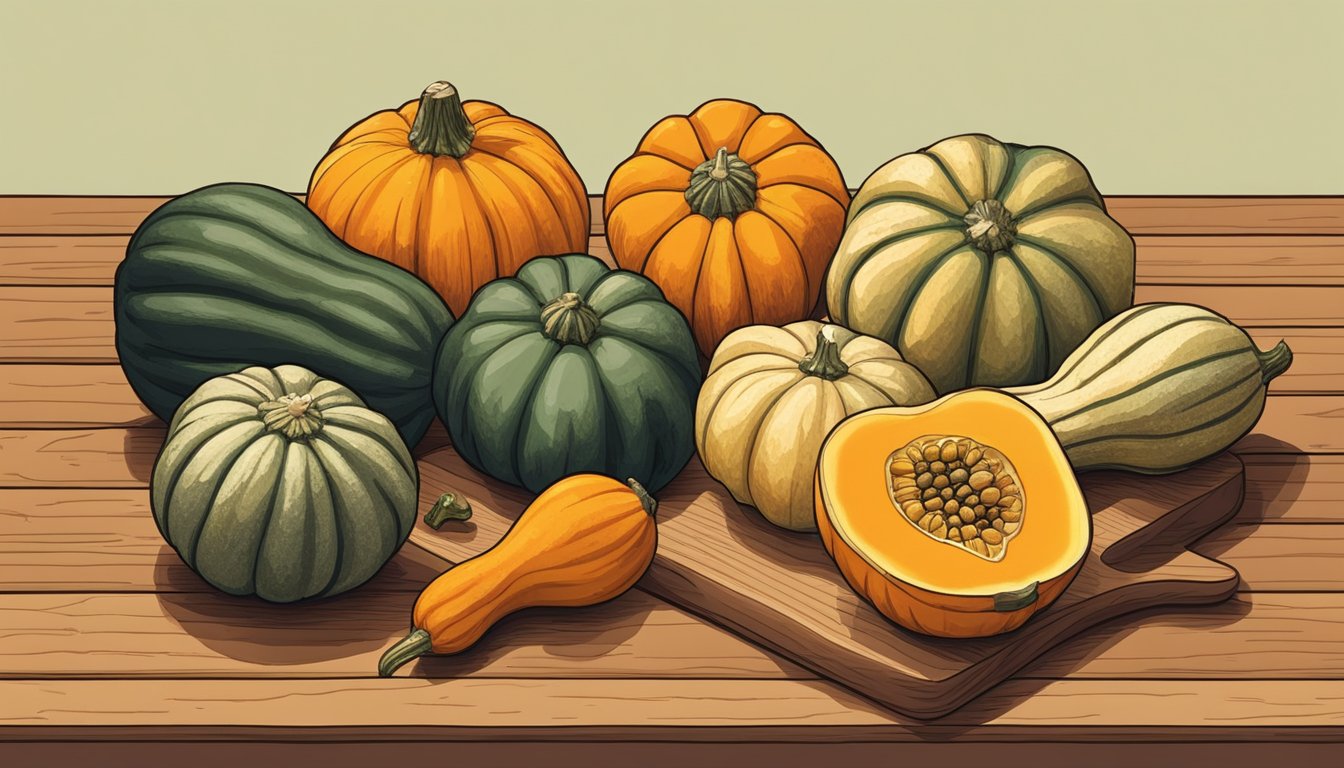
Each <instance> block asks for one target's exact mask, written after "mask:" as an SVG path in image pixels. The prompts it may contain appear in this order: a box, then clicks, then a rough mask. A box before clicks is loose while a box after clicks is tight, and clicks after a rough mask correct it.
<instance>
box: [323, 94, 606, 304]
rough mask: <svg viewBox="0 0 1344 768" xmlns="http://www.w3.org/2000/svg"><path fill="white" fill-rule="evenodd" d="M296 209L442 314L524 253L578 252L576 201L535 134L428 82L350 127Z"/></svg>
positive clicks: (571, 174) (577, 185) (554, 148)
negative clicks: (426, 287) (388, 268)
mask: <svg viewBox="0 0 1344 768" xmlns="http://www.w3.org/2000/svg"><path fill="white" fill-rule="evenodd" d="M308 207H309V208H311V209H312V211H313V212H314V213H316V214H317V215H318V217H320V218H321V219H322V221H323V222H324V223H325V224H326V225H327V226H328V227H329V228H330V229H331V230H332V231H333V232H335V233H336V234H337V235H339V236H340V237H341V238H342V239H343V240H345V241H346V242H347V243H348V244H350V245H351V246H353V247H354V248H357V249H359V250H361V251H364V252H365V253H371V254H373V255H375V256H378V257H379V258H382V259H385V260H387V261H390V262H392V263H393V264H396V265H397V266H399V267H402V268H404V269H408V270H410V271H411V272H414V273H415V274H417V275H419V276H420V278H421V279H423V280H424V281H425V282H427V283H429V284H430V285H431V286H433V288H434V289H435V290H436V291H438V292H439V295H440V296H442V297H443V299H444V301H445V302H447V304H448V306H449V307H450V308H451V309H452V310H453V314H455V315H461V314H462V313H463V312H465V311H466V308H467V302H468V301H469V300H470V299H471V296H472V294H473V293H474V292H475V291H476V289H477V288H480V287H481V286H482V285H485V284H486V283H488V282H490V281H491V280H494V279H495V278H497V277H502V276H509V275H512V274H513V273H515V272H516V271H518V268H519V267H521V266H522V265H523V263H524V262H526V261H527V260H529V259H531V258H533V257H535V256H543V255H553V254H560V253H573V252H581V253H586V252H587V251H588V223H589V212H588V197H587V191H586V190H585V188H584V186H583V182H582V181H581V180H580V179H579V174H578V173H577V172H576V171H575V170H574V167H573V166H572V165H570V164H569V161H568V160H567V159H566V158H565V154H564V152H562V151H561V150H560V147H559V145H557V144H556V143H555V140H554V139H552V138H551V136H550V135H549V134H547V133H546V131H544V130H542V129H541V128H539V127H537V126H535V125H533V124H532V123H529V122H528V121H526V120H523V119H522V118H520V117H515V116H513V115H510V114H509V113H508V112H505V111H504V109H503V108H502V107H500V106H498V105H495V104H491V103H489V102H485V101H467V102H463V101H462V100H461V97H460V96H459V95H458V93H457V89H455V88H454V87H453V86H452V85H450V84H449V83H445V82H437V83H433V84H431V85H430V86H429V87H428V88H426V89H425V91H424V93H423V94H422V95H421V96H420V99H419V101H411V102H407V103H406V104H403V105H402V106H401V108H400V109H395V110H391V109H389V110H383V111H381V112H376V113H374V114H373V115H370V116H369V117H367V118H365V119H364V120H361V121H360V122H358V123H356V124H355V125H354V126H353V127H352V128H350V129H349V130H347V131H346V132H345V133H344V134H342V135H341V137H340V138H339V139H337V140H336V143H335V144H333V145H332V147H331V149H330V150H328V152H327V154H326V156H325V157H323V158H322V161H321V162H320V163H318V165H317V168H316V169H314V170H313V176H312V179H311V180H310V181H309V182H308Z"/></svg>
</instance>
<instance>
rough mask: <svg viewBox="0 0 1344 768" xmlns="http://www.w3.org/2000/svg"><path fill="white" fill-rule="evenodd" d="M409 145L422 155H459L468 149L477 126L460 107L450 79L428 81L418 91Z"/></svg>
mask: <svg viewBox="0 0 1344 768" xmlns="http://www.w3.org/2000/svg"><path fill="white" fill-rule="evenodd" d="M407 138H408V139H409V140H410V143H411V149H414V150H415V151H416V152H419V153H420V154H422V155H439V156H443V155H451V156H453V157H462V156H463V155H465V154H467V152H468V150H470V149H471V141H472V139H474V138H476V128H475V127H474V126H473V125H472V124H471V120H469V119H468V118H467V111H466V110H465V109H463V108H462V97H461V96H459V95H458V93H457V89H456V88H454V87H453V84H452V83H449V82H445V81H443V80H439V81H438V82H434V83H430V84H429V85H428V86H427V87H426V88H425V91H424V93H421V94H420V109H419V111H418V112H416V114H415V124H414V125H412V126H411V132H410V135H409V136H408V137H407Z"/></svg>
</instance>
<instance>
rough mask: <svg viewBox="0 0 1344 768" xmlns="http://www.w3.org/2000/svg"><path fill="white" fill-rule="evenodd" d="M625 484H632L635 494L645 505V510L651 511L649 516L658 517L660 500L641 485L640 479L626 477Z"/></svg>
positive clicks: (631, 487) (631, 488)
mask: <svg viewBox="0 0 1344 768" xmlns="http://www.w3.org/2000/svg"><path fill="white" fill-rule="evenodd" d="M625 484H626V485H628V486H630V490H632V491H634V492H635V495H636V496H638V497H639V503H640V504H643V505H644V511H645V512H648V513H649V517H656V516H657V515H658V501H657V500H656V499H654V498H653V496H652V495H650V494H649V492H648V491H647V490H645V489H644V486H642V485H640V484H639V481H638V480H636V479H635V478H633V477H629V478H626V480H625Z"/></svg>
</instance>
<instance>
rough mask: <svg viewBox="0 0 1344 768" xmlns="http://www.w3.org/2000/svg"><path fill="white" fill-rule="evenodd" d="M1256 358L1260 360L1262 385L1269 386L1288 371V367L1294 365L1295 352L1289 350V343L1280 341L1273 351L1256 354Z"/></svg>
mask: <svg viewBox="0 0 1344 768" xmlns="http://www.w3.org/2000/svg"><path fill="white" fill-rule="evenodd" d="M1255 356H1256V357H1258V358H1260V381H1261V383H1262V384H1268V383H1269V380H1270V379H1272V378H1274V377H1275V376H1278V375H1279V374H1280V373H1283V372H1284V371H1286V370H1288V366H1290V365H1292V364H1293V350H1291V349H1289V348H1288V343H1287V342H1285V341H1279V343H1278V344H1275V345H1274V348H1273V349H1271V350H1268V351H1265V352H1256V353H1255Z"/></svg>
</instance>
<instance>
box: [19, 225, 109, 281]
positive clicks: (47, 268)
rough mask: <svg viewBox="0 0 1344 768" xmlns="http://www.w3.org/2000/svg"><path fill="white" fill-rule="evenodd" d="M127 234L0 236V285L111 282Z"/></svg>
mask: <svg viewBox="0 0 1344 768" xmlns="http://www.w3.org/2000/svg"><path fill="white" fill-rule="evenodd" d="M130 239H131V238H130V235H90V236H87V237H71V236H64V237H63V236H59V235H13V236H10V237H0V285H103V286H106V285H112V283H113V277H114V276H115V275H116V272H117V266H118V265H119V264H121V260H122V258H123V257H124V256H125V255H126V243H127V242H128V241H129V240H130Z"/></svg>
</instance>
